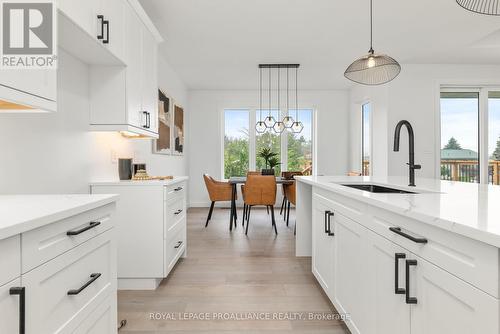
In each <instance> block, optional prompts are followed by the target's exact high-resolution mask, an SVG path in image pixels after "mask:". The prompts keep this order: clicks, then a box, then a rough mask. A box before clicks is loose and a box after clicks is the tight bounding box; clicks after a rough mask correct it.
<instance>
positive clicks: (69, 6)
mask: <svg viewBox="0 0 500 334" xmlns="http://www.w3.org/2000/svg"><path fill="white" fill-rule="evenodd" d="M57 8H58V9H59V10H60V11H61V12H63V13H64V15H66V16H67V17H68V18H69V19H71V21H73V22H74V23H75V24H76V25H78V26H79V27H80V28H81V29H83V30H84V31H86V32H87V33H88V34H89V35H91V36H94V37H95V38H97V34H98V33H100V32H101V26H100V24H98V20H97V15H103V14H104V13H101V0H85V1H81V0H58V1H57Z"/></svg>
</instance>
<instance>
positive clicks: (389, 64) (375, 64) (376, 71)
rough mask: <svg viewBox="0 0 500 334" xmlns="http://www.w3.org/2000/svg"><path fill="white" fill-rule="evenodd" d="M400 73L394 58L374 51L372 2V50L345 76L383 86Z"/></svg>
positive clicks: (349, 68) (353, 65)
mask: <svg viewBox="0 0 500 334" xmlns="http://www.w3.org/2000/svg"><path fill="white" fill-rule="evenodd" d="M457 1H458V0H457ZM466 1H470V0H466ZM399 72H401V65H399V63H398V62H397V61H396V60H395V59H394V58H392V57H389V56H387V55H384V54H376V53H375V51H374V50H373V0H370V50H369V51H368V54H367V55H364V56H363V57H361V58H359V59H357V60H355V61H354V62H353V63H352V64H351V65H349V67H348V68H347V69H346V70H345V72H344V76H345V77H346V78H347V79H349V80H351V81H354V82H356V83H360V84H363V85H381V84H385V83H388V82H389V81H391V80H393V79H394V78H396V77H397V76H398V75H399Z"/></svg>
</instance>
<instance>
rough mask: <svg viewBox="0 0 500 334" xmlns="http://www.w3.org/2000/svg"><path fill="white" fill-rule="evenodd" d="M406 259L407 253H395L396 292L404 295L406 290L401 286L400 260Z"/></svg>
mask: <svg viewBox="0 0 500 334" xmlns="http://www.w3.org/2000/svg"><path fill="white" fill-rule="evenodd" d="M401 259H406V254H404V253H396V254H394V293H395V294H397V295H404V294H405V293H406V290H405V289H403V288H400V287H399V260H401Z"/></svg>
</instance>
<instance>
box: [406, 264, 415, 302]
mask: <svg viewBox="0 0 500 334" xmlns="http://www.w3.org/2000/svg"><path fill="white" fill-rule="evenodd" d="M416 265H417V260H406V304H416V303H417V297H410V266H416Z"/></svg>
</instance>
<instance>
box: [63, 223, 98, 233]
mask: <svg viewBox="0 0 500 334" xmlns="http://www.w3.org/2000/svg"><path fill="white" fill-rule="evenodd" d="M99 225H101V222H90V224H88V225H87V226H85V227H84V228H81V229H79V230H76V231H68V232H66V235H78V234H80V233H83V232H85V231H88V230H90V229H93V228H94V227H97V226H99Z"/></svg>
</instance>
